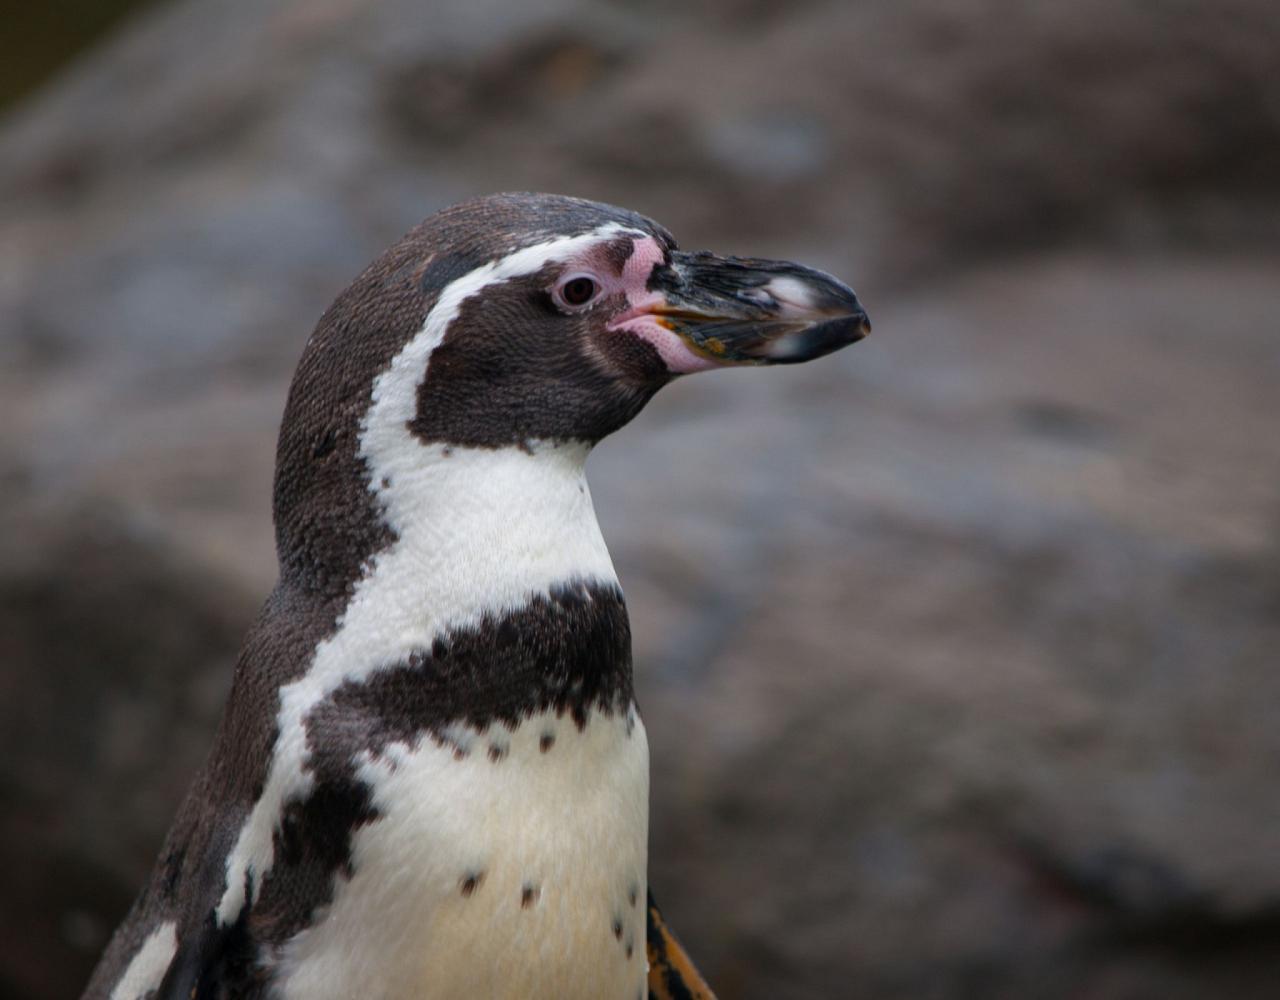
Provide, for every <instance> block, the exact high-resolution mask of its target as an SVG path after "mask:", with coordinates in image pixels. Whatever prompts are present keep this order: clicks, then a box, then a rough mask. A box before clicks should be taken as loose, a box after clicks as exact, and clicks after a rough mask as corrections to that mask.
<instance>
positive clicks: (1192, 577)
mask: <svg viewBox="0 0 1280 1000" xmlns="http://www.w3.org/2000/svg"><path fill="white" fill-rule="evenodd" d="M38 6H39V5H18V8H25V9H27V10H35V9H36V7H38ZM53 6H55V7H59V8H61V9H62V10H63V15H64V16H61V17H55V18H49V17H47V16H46V17H45V19H44V22H43V27H41V26H38V25H37V26H36V28H33V27H32V24H31V23H30V22H29V21H27V22H24V21H23V18H22V15H20V14H19V15H17V16H16V18H15V17H10V16H9V15H6V18H5V28H4V34H3V40H2V41H0V53H2V54H3V56H4V59H3V62H5V63H7V64H13V63H15V62H17V61H19V57H23V58H25V57H27V56H28V55H30V54H31V53H32V52H33V51H34V50H36V49H38V48H39V47H40V46H42V45H47V44H49V41H48V39H49V36H50V35H52V36H54V40H55V42H56V41H57V40H58V39H59V38H62V36H63V35H65V36H66V38H71V37H72V36H73V35H75V34H76V32H78V31H79V30H81V26H82V25H83V23H84V22H83V19H84V18H85V17H87V16H89V15H86V14H83V13H81V14H80V15H74V14H73V13H71V12H68V11H69V10H70V8H68V7H66V6H64V5H53ZM72 6H74V5H72ZM81 6H83V7H85V8H88V7H90V6H92V5H81ZM18 8H15V9H18ZM103 9H104V5H101V4H99V5H97V6H96V8H95V10H96V13H94V14H93V15H92V16H93V17H100V16H101V17H102V23H103V24H105V23H106V18H105V15H103ZM95 23H97V22H95ZM24 24H25V28H24ZM37 29H38V30H37ZM36 62H39V60H36ZM33 65H35V63H33ZM39 65H40V66H45V65H47V62H46V63H40V64H39ZM1278 65H1280V8H1277V7H1276V5H1275V4H1274V2H1273V0H1222V2H1219V3H1216V4H1196V3H1190V2H1182V0H1149V2H1137V0H1132V2H1124V3H1114V2H1109V0H1078V2H1076V3H1073V4H1011V3H1006V2H997V0H954V2H951V3H946V4H942V3H928V2H924V0H874V2H866V3H860V4H849V3H842V2H838V0H826V2H824V0H806V2H797V3H789V4H782V3H766V2H763V0H719V2H714V3H700V4H694V3H676V2H672V0H650V2H646V3H639V2H635V0H612V2H594V3H588V2H585V0H532V2H527V3H522V4H504V3H498V2H496V0H483V2H477V0H472V2H469V3H465V4H464V3H449V4H445V3H439V2H422V0H417V2H410V0H378V2H368V0H271V2H264V0H221V2H219V3H217V4H209V3H197V2H194V0H182V2H178V0H171V2H167V3H156V4H152V5H150V6H148V7H147V8H146V9H145V10H144V11H142V12H140V13H139V12H134V13H133V15H132V17H131V18H130V19H129V20H128V22H127V23H126V24H124V25H123V27H120V28H118V29H117V30H115V31H114V32H112V33H111V34H110V35H109V36H108V37H107V38H106V39H105V40H104V41H102V42H100V43H99V44H97V45H95V46H94V47H93V48H91V49H90V50H89V51H87V53H85V54H82V55H81V56H80V57H79V58H77V59H76V60H75V61H74V62H73V63H72V64H71V65H70V66H69V67H68V68H65V69H64V70H63V71H62V72H60V73H59V74H58V75H57V76H56V78H53V79H52V80H49V81H47V82H45V83H44V85H43V86H41V87H40V88H39V89H38V90H34V91H31V90H28V92H27V93H26V94H25V95H24V96H22V97H20V98H19V97H17V96H15V95H16V94H17V93H18V91H19V90H21V89H22V87H23V86H27V87H28V88H29V86H30V80H31V79H34V77H36V76H39V75H40V73H46V72H47V70H46V69H41V68H39V66H37V68H36V69H32V70H30V73H29V79H28V82H27V83H25V84H21V83H20V84H15V85H12V86H10V87H9V90H8V91H7V92H6V93H7V98H8V100H9V104H8V107H7V109H6V110H5V111H4V112H3V114H4V117H3V119H2V120H0V692H2V693H3V697H2V699H0V852H2V854H0V857H3V865H2V866H0V867H2V868H3V875H0V996H3V997H4V998H17V997H21V998H33V1000H45V998H50V1000H52V998H59V997H72V996H75V995H76V993H77V992H78V990H79V989H80V988H81V986H82V985H83V983H84V981H85V979H86V977H87V975H88V971H89V969H90V967H91V965H92V964H93V962H94V960H95V958H96V955H97V953H98V951H99V949H100V948H101V947H102V945H103V943H104V941H105V939H106V937H107V935H108V934H109V933H110V931H111V929H112V927H113V925H114V924H115V922H116V921H117V920H118V919H119V918H120V916H121V915H122V913H123V912H124V910H125V909H126V907H127V906H128V904H129V902H130V900H131V898H132V896H133V894H134V892H135V891H136V890H137V888H138V886H139V885H140V883H141V880H142V878H143V876H144V874H145V873H146V871H147V870H148V868H149V866H150V863H151V860H152V856H153V854H154V852H155V850H156V848H157V845H158V842H159V838H160V837H161V835H162V833H163V830H164V829H165V827H166V826H167V824H168V822H169V819H170V816H171V814H172V811H173V809H174V808H175V805H176V803H177V800H178V798H179V796H180V794H181V793H182V791H183V788H184V786H185V784H186V782H187V780H188V779H189V777H190V776H191V774H192V772H193V770H194V769H195V767H196V766H197V763H198V761H199V760H200V759H201V756H202V754H203V753H204V750H205V747H206V746H207V742H208V739H209V735H210V732H211V728H212V726H213V724H214V721H215V718H216V716H217V714H218V712H219V710H220V705H221V700H222V698H223V697H224V695H225V692H226V688H227V684H228V678H229V670H230V667H231V664H232V660H233V657H234V654H235V651H236V648H237V644H238V642H239V639H240V636H241V634H242V631H243V630H244V628H245V626H246V625H247V623H248V621H249V618H250V616H251V615H252V614H253V613H254V610H255V608H256V605H257V603H258V602H259V601H260V600H261V599H262V597H263V596H264V595H265V594H266V592H267V590H268V588H269V587H270V585H271V582H272V579H273V574H274V562H273V555H272V534H271V528H270V523H269V518H270V510H269V502H268V498H269V484H270V477H271V464H272V454H273V448H274V436H275V429H276V425H277V421H278V419H279V414H280V412H281V408H282V405H283V401H284V393H285V388H286V384H287V380H288V378H289V375H290V371H291V368H292V366H293V363H294V361H295V360H296V358H297V356H298V354H299V352H300V350H301V347H302V344H303V341H304V340H305V338H306V337H307V335H308V333H309V331H310V329H311V327H312V325H313V323H314V322H315V320H316V318H317V317H318V316H319V314H320V312H321V311H322V310H323V309H324V307H325V306H326V305H327V303H328V302H329V301H330V299H331V298H332V297H333V296H334V295H335V294H336V293H337V292H338V290H339V289H340V288H341V287H342V286H343V285H344V284H345V283H346V282H347V281H348V280H349V279H350V278H351V277H352V276H353V275H354V274H355V273H356V272H357V271H358V270H359V269H360V268H361V267H362V266H363V265H364V264H365V263H366V262H367V261H368V260H369V259H370V258H371V257H372V256H374V255H375V254H376V253H377V252H379V251H380V250H381V249H382V248H383V247H384V246H385V245H387V244H388V243H390V242H391V241H392V240H394V239H395V238H396V237H397V236H398V235H399V234H400V233H401V232H402V231H403V230H405V229H407V228H408V227H409V226H410V225H412V224H413V223H415V222H416V221H418V220H419V219H420V218H422V217H423V216H425V215H427V214H428V213H430V212H431V211H433V210H435V209H437V208H440V207H442V206H444V205H446V204H448V203H451V202H453V201H456V200H458V199H461V198H464V197H466V196H469V195H471V194H474V193H479V192H485V191H491V190H497V189H545V190H553V191H561V192H567V193H573V194H578V195H583V196H587V197H593V198H600V199H604V200H608V201H612V202H617V203H621V204H624V205H627V206H630V207H633V208H636V209H639V210H642V211H644V212H646V213H648V214H651V215H653V216H654V217H656V218H658V219H659V220H661V221H663V222H664V223H666V224H667V225H668V226H670V227H671V228H672V229H673V230H675V232H676V234H677V236H678V237H679V238H680V240H681V242H682V243H683V245H685V246H686V247H691V248H693V247H701V246H706V247H711V248H715V249H718V250H723V251H729V252H737V253H744V254H748V253H749V254H761V255H769V256H792V257H795V258H797V259H800V260H804V261H807V262H810V263H813V264H816V265H818V266H822V267H825V268H826V269H828V270H830V271H833V272H835V273H836V274H838V275H841V276H842V277H845V278H848V279H851V280H852V282H853V283H854V284H855V285H856V286H857V288H858V291H859V293H860V295H861V296H862V298H863V301H864V302H865V303H866V304H867V306H868V309H869V311H870V313H871V316H872V318H873V320H874V323H875V333H874V335H873V336H872V338H871V339H870V340H869V341H867V342H865V343H863V344H860V345H858V346H857V347H855V348H853V349H852V350H849V351H847V352H844V353H842V354H840V355H837V356H835V357H832V358H830V359H827V360H826V361H824V362H822V363H819V364H814V365H812V366H806V367H803V368H800V369H797V370H770V371H738V372H725V373H717V374H715V375H708V376H702V377H699V378H695V379H690V380H688V381H687V382H683V383H681V384H678V385H675V386H673V387H672V388H670V389H668V390H666V391H665V392H664V393H663V394H662V395H661V396H659V398H658V399H657V400H656V401H655V403H654V404H653V405H652V406H651V407H650V408H649V410H648V411H647V412H646V413H645V414H644V415H643V417H642V418H641V419H640V420H638V421H637V422H636V424H635V425H633V426H632V427H630V428H628V429H627V430H626V431H625V432H623V433H621V434H619V435H618V436H617V438H615V439H612V440H610V441H609V442H607V443H606V445H605V446H603V447H602V448H600V449H599V452H598V454H597V455H596V456H595V457H594V458H593V459H592V476H593V484H594V490H595V497H596V503H597V507H598V509H599V512H600V516H601V520H602V522H603V525H604V528H605V534H606V536H607V537H608V538H609V539H610V542H611V545H612V548H613V551H614V556H615V560H616V562H617V564H618V568H619V571H620V573H621V576H622V579H623V583H624V585H625V586H626V588H627V592H628V597H629V600H630V604H631V609H632V616H633V623H634V628H635V632H636V637H637V657H638V669H639V678H640V679H639V683H640V689H641V695H642V698H643V703H644V706H645V710H646V716H647V721H648V726H649V730H650V740H651V742H652V744H653V747H654V780H653V787H654V827H653V838H652V839H653V862H652V870H651V873H652V881H653V884H654V885H655V887H656V891H657V893H658V896H659V898H660V899H661V900H662V901H663V903H664V905H665V908H666V909H667V911H668V915H669V916H670V918H671V921H672V923H673V924H674V925H675V926H676V928H677V929H678V930H679V932H680V933H681V934H682V936H683V937H684V939H685V941H686V943H687V944H688V946H689V947H690V950H691V951H692V952H693V953H694V954H695V955H696V956H698V958H699V960H700V962H701V964H702V965H703V967H704V969H705V971H706V972H707V973H708V975H709V977H710V978H711V980H712V981H713V982H714V983H716V984H718V986H719V989H720V990H721V992H722V996H723V997H724V998H725V1000H732V998H737V997H742V998H830V997H841V998H843V997H849V998H876V1000H897V998H904V1000H905V998H912V1000H933V998H937V1000H953V998H954V1000H958V998H984V1000H985V998H1011V1000H1020V998H1037V1000H1057V998H1064V1000H1065V998H1090V1000H1130V998H1134V1000H1136V998H1153V1000H1154V998H1160V1000H1182V998H1221V997H1231V998H1250V1000H1251V998H1267V997H1276V996H1280V662H1278V661H1280V319H1278V317H1280V73H1278V72H1277V66H1278Z"/></svg>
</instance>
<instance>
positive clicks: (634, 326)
mask: <svg viewBox="0 0 1280 1000" xmlns="http://www.w3.org/2000/svg"><path fill="white" fill-rule="evenodd" d="M632 247H633V249H632V251H631V256H630V257H629V258H627V263H626V264H625V265H624V266H623V268H622V277H621V281H620V283H621V286H622V288H621V291H623V292H625V293H626V296H627V306H628V308H627V309H625V310H624V311H623V312H621V313H619V314H618V315H617V316H615V317H614V318H613V319H612V320H610V322H609V324H608V326H607V327H606V329H609V330H623V331H626V332H627V333H631V334H634V335H635V336H637V337H639V338H640V339H641V340H645V341H648V342H649V343H650V344H652V345H653V346H654V349H655V350H657V352H658V355H659V357H661V358H662V361H663V363H664V364H665V365H666V366H667V370H668V371H670V372H672V373H673V374H675V375H687V374H689V373H690V372H701V371H706V370H707V369H709V368H715V367H716V363H715V362H714V361H711V360H709V359H707V358H704V357H701V356H699V355H697V354H695V353H694V352H693V351H691V350H690V349H689V347H688V345H687V344H686V343H685V342H684V341H683V340H681V339H680V338H679V337H678V336H676V335H675V334H674V333H672V332H671V331H670V330H668V329H667V328H666V327H665V326H663V325H662V324H661V323H659V322H658V318H657V317H656V316H655V315H654V314H653V312H652V310H653V308H654V307H655V306H658V305H661V304H662V303H663V301H664V299H663V296H662V294H661V293H659V292H651V291H649V290H648V289H647V288H646V287H645V285H646V284H647V283H648V281H649V275H650V274H651V273H652V272H653V268H654V265H656V264H661V263H662V260H663V255H662V248H661V247H660V246H658V241H657V240H655V239H654V238H653V237H652V236H644V237H637V238H636V239H635V240H633V241H632Z"/></svg>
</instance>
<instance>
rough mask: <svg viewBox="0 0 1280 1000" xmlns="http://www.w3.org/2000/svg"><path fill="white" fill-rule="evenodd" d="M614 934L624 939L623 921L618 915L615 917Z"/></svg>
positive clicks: (619, 938)
mask: <svg viewBox="0 0 1280 1000" xmlns="http://www.w3.org/2000/svg"><path fill="white" fill-rule="evenodd" d="M613 936H614V937H615V938H617V939H618V940H619V941H621V940H622V921H621V920H619V919H618V918H617V917H614V918H613Z"/></svg>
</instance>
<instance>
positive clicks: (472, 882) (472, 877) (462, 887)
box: [458, 872, 484, 897]
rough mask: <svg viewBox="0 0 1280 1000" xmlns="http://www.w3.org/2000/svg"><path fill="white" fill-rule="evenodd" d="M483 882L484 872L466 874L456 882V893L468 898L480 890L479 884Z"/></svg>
mask: <svg viewBox="0 0 1280 1000" xmlns="http://www.w3.org/2000/svg"><path fill="white" fill-rule="evenodd" d="M483 881H484V872H468V873H467V874H466V875H464V876H462V878H461V879H459V880H458V891H459V892H460V893H462V895H463V896H464V897H465V896H470V895H471V894H472V893H474V892H475V891H476V890H477V889H479V888H480V883H481V882H483Z"/></svg>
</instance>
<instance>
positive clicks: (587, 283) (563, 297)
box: [556, 274, 600, 309]
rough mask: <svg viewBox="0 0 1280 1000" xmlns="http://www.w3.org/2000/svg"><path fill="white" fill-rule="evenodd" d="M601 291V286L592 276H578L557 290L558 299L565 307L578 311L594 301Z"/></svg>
mask: <svg viewBox="0 0 1280 1000" xmlns="http://www.w3.org/2000/svg"><path fill="white" fill-rule="evenodd" d="M599 291H600V285H599V283H598V282H597V281H596V280H595V279H594V278H592V277H591V276H590V275H586V274H578V275H575V276H574V277H572V278H570V279H569V280H568V281H566V282H564V283H563V284H561V285H560V286H559V288H557V289H556V297H557V298H558V299H559V300H560V301H561V303H563V304H564V305H566V306H569V307H571V308H574V309H576V308H579V307H581V306H585V305H586V304H587V303H588V302H590V301H591V300H592V299H594V298H595V297H596V295H597V294H598V293H599Z"/></svg>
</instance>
